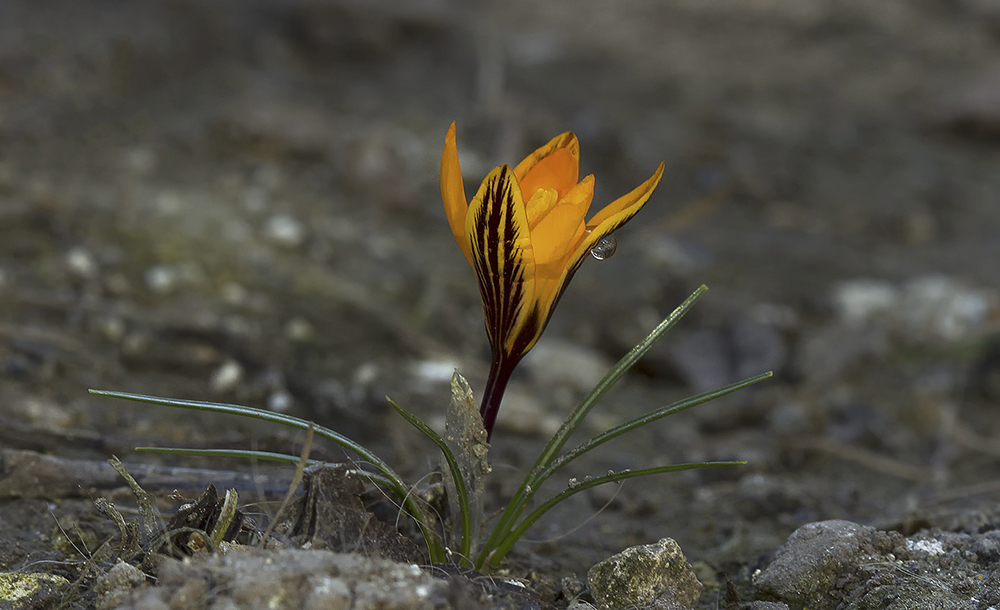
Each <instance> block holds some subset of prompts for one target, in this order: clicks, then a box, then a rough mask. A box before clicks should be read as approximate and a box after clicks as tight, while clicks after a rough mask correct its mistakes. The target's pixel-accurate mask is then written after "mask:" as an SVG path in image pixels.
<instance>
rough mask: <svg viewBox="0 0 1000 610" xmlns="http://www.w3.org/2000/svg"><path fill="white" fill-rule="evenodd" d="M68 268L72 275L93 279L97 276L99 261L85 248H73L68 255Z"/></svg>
mask: <svg viewBox="0 0 1000 610" xmlns="http://www.w3.org/2000/svg"><path fill="white" fill-rule="evenodd" d="M66 267H68V268H69V270H70V273H72V274H73V275H75V276H77V277H81V278H85V279H87V278H92V277H94V276H95V275H97V261H96V260H94V255H93V254H91V253H90V251H89V250H87V249H86V248H84V247H83V246H76V247H75V248H71V249H70V251H69V252H67V253H66Z"/></svg>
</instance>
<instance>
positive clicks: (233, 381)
mask: <svg viewBox="0 0 1000 610" xmlns="http://www.w3.org/2000/svg"><path fill="white" fill-rule="evenodd" d="M241 381H243V366H242V365H240V363H239V362H236V361H235V360H228V361H226V362H224V363H223V364H222V366H220V367H219V368H217V369H216V370H215V372H214V373H212V377H211V379H209V381H208V387H209V389H210V390H211V391H212V392H215V393H216V394H222V393H225V392H228V391H230V390H232V389H233V388H235V387H236V386H237V385H239V383H240V382H241Z"/></svg>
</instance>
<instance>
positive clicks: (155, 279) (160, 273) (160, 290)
mask: <svg viewBox="0 0 1000 610" xmlns="http://www.w3.org/2000/svg"><path fill="white" fill-rule="evenodd" d="M143 279H144V280H145V282H146V288H149V290H150V291H152V292H154V293H156V294H160V295H164V294H169V293H170V292H172V291H173V289H174V288H175V287H176V286H177V282H178V280H179V279H180V278H179V274H178V273H177V268H176V267H174V266H172V265H153V266H152V267H150V268H149V269H146V273H144V274H143Z"/></svg>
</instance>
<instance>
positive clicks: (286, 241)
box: [264, 214, 306, 248]
mask: <svg viewBox="0 0 1000 610" xmlns="http://www.w3.org/2000/svg"><path fill="white" fill-rule="evenodd" d="M264 237H265V238H266V239H267V240H268V241H270V242H271V243H273V244H275V245H278V246H282V247H284V248H297V247H299V246H301V245H302V244H303V243H304V242H305V240H306V228H305V225H303V224H302V223H301V222H300V221H299V220H298V219H297V218H295V217H293V216H291V215H289V214H275V215H274V216H271V217H270V218H268V219H267V222H266V223H265V224H264Z"/></svg>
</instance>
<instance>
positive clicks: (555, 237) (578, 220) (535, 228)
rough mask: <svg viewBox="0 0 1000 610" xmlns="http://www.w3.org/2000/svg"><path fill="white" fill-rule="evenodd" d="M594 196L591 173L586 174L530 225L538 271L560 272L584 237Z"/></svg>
mask: <svg viewBox="0 0 1000 610" xmlns="http://www.w3.org/2000/svg"><path fill="white" fill-rule="evenodd" d="M593 196H594V177H593V176H587V177H586V178H584V180H583V182H581V183H580V184H578V185H577V186H576V187H574V188H573V189H571V190H570V192H569V193H567V194H566V196H565V197H563V198H562V199H561V200H560V201H559V204H558V205H556V206H555V207H554V208H552V209H551V210H550V211H549V212H548V213H547V214H546V215H544V216H542V217H541V218H539V219H538V221H537V222H536V223H534V224H533V225H532V226H531V245H532V247H533V248H534V250H535V266H536V270H535V271H536V274H537V275H539V276H544V277H557V276H558V275H559V274H560V273H561V272H562V266H563V264H564V263H565V260H566V258H567V257H568V256H569V255H571V254H572V253H573V252H574V251H575V250H576V245H577V243H578V242H579V241H580V240H581V239H582V238H583V234H584V229H585V223H584V220H585V219H586V217H587V210H588V209H589V208H590V201H591V199H592V198H593ZM529 217H530V215H529Z"/></svg>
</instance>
